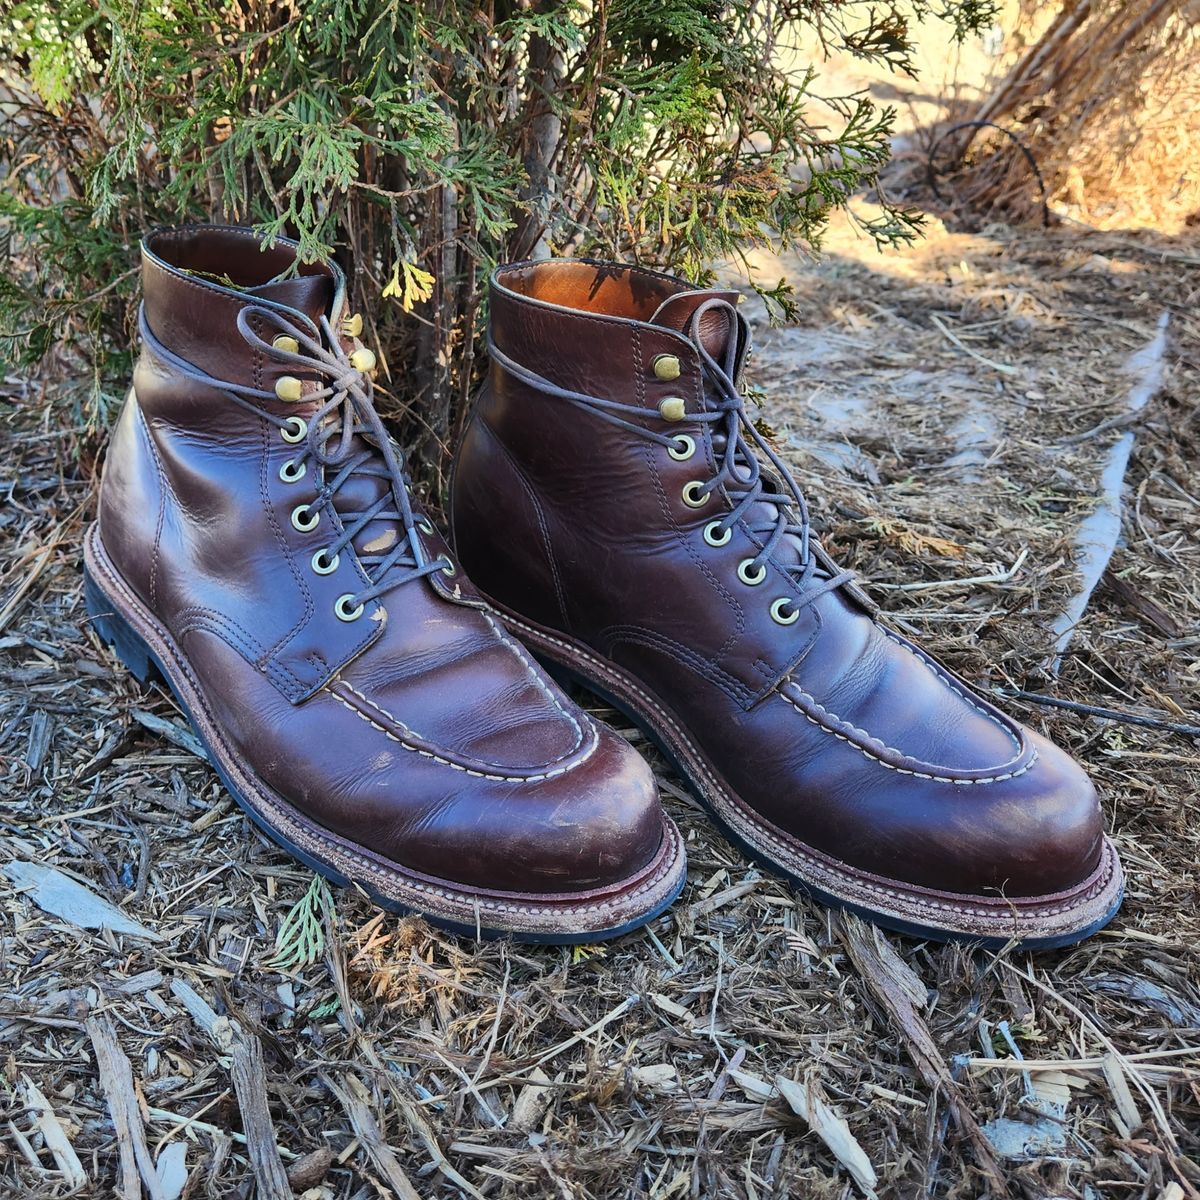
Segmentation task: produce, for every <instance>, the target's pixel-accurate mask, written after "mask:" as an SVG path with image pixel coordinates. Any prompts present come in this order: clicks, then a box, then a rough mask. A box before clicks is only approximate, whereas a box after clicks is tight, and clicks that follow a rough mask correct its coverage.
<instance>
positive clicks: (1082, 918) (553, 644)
mask: <svg viewBox="0 0 1200 1200" xmlns="http://www.w3.org/2000/svg"><path fill="white" fill-rule="evenodd" d="M493 604H495V602H493ZM495 607H496V610H497V611H498V612H499V614H500V616H501V617H502V619H503V620H504V621H505V623H506V624H507V625H508V626H509V628H510V629H511V630H512V631H513V633H514V634H516V635H517V636H519V637H522V638H524V639H525V641H526V642H528V643H529V645H530V646H531V647H532V648H533V649H535V650H536V651H537V652H538V653H539V654H541V655H542V656H543V657H545V658H546V659H548V660H550V661H551V662H554V663H557V664H558V665H559V666H561V667H563V668H565V669H566V670H568V671H570V672H572V673H574V674H575V675H577V676H579V677H580V678H581V679H582V681H583V682H584V683H585V684H590V685H592V686H595V687H596V688H597V689H598V690H599V691H600V692H601V693H602V694H603V693H609V694H611V697H612V698H613V699H616V700H617V701H619V702H620V703H621V705H622V706H623V707H625V708H627V709H628V710H629V712H630V715H631V716H633V717H634V718H635V719H636V720H638V721H640V722H641V723H642V724H643V725H644V726H646V727H647V728H648V729H649V730H650V731H651V732H652V733H653V734H654V735H655V737H656V738H657V739H658V740H659V741H660V742H661V743H663V744H665V746H666V748H667V749H668V751H669V752H670V757H671V758H672V759H673V760H674V761H675V763H676V765H677V767H678V768H679V770H680V772H681V774H682V775H683V776H684V777H685V778H686V779H687V781H688V782H689V783H690V784H691V786H692V788H693V790H694V791H695V792H696V794H697V795H698V796H699V797H700V798H701V800H703V801H704V802H705V803H706V804H707V805H708V806H709V808H711V809H712V810H713V811H714V813H715V815H716V816H717V817H718V818H719V819H720V820H721V821H723V822H724V823H725V824H726V825H727V826H729V827H730V828H731V829H732V830H733V831H734V832H735V833H736V835H737V836H738V837H739V838H741V839H742V840H743V841H745V842H746V843H747V845H749V846H750V847H751V848H752V849H754V850H755V851H756V852H757V853H759V854H761V855H762V856H763V857H764V858H767V859H769V860H770V861H771V862H772V863H773V864H774V865H776V866H777V867H778V868H780V869H782V870H783V871H785V872H786V873H787V874H789V875H793V876H795V877H796V878H797V879H798V880H799V881H800V882H801V883H802V884H805V885H808V886H811V887H814V888H816V889H818V890H819V891H821V892H826V893H829V894H830V895H831V896H832V897H833V898H835V899H837V900H840V901H843V902H845V903H848V904H850V905H852V906H862V907H865V908H867V909H869V910H870V911H872V912H874V913H877V914H880V915H886V916H890V917H892V918H894V919H895V920H898V921H904V922H916V923H919V924H928V925H930V926H932V927H934V928H940V929H945V930H950V931H953V932H957V933H963V934H967V935H972V934H974V935H980V936H987V937H1001V938H1003V937H1008V936H1017V937H1022V938H1024V937H1030V938H1036V937H1041V936H1051V935H1054V934H1058V933H1065V932H1069V931H1070V930H1071V929H1075V928H1081V929H1082V928H1087V927H1089V926H1091V925H1094V924H1095V923H1096V922H1097V921H1099V920H1101V919H1102V918H1103V917H1104V916H1105V915H1106V914H1108V913H1110V912H1111V910H1112V908H1113V905H1114V903H1115V901H1116V899H1117V898H1118V897H1119V896H1120V894H1121V891H1122V888H1123V876H1122V872H1121V868H1120V864H1119V861H1118V859H1117V856H1116V852H1115V849H1114V848H1113V846H1112V843H1111V842H1110V841H1109V839H1107V838H1105V840H1104V846H1103V849H1102V853H1101V860H1100V863H1099V864H1098V866H1097V867H1096V869H1095V871H1094V872H1093V873H1092V874H1091V875H1090V876H1089V877H1088V878H1087V879H1085V880H1083V881H1082V882H1081V883H1080V884H1079V885H1078V886H1077V887H1075V888H1073V889H1071V890H1069V891H1067V892H1061V893H1054V894H1048V895H1044V896H1033V897H1025V896H1022V897H1017V898H1009V897H1003V896H997V897H994V898H993V897H985V896H972V895H969V894H963V893H957V892H942V891H938V890H936V889H932V888H925V887H922V886H920V885H916V884H910V883H906V882H904V881H902V880H896V879H891V878H887V877H884V876H879V875H875V874H873V873H871V872H867V871H863V870H860V869H858V868H855V867H853V866H851V865H850V864H848V863H844V862H841V861H839V860H837V859H834V858H832V857H831V856H829V855H828V854H826V853H824V852H822V851H820V850H818V849H816V848H815V847H812V846H809V845H807V844H806V843H804V842H801V841H800V840H799V839H798V838H796V837H795V836H794V835H792V834H790V833H788V832H787V831H785V830H782V829H779V828H778V827H777V826H774V825H771V824H770V823H769V822H767V821H766V820H764V819H763V818H762V817H761V816H760V815H759V814H758V813H756V812H755V811H754V810H753V809H752V808H751V807H750V806H749V805H748V804H747V803H746V802H745V801H743V800H742V799H741V798H740V797H739V796H738V795H737V794H736V792H734V790H733V789H732V788H731V787H729V785H728V784H726V783H725V782H724V780H723V779H722V778H721V777H720V775H719V773H718V772H717V771H716V770H715V769H714V768H713V766H712V765H711V764H710V763H709V762H708V760H707V758H706V757H705V756H704V754H703V752H702V751H701V750H700V748H699V747H698V746H696V744H695V743H694V742H693V741H692V739H691V738H690V736H689V735H688V733H687V731H686V729H685V728H684V726H683V724H682V722H680V721H679V720H678V719H677V718H675V717H674V715H673V714H672V713H670V711H669V710H668V709H667V708H666V706H665V705H662V704H661V703H660V702H659V701H657V700H656V699H654V698H653V697H651V696H650V695H649V694H648V693H647V692H646V690H645V689H644V687H643V686H642V685H641V683H640V681H638V680H637V679H636V678H635V677H633V676H631V675H629V674H628V672H626V671H624V670H622V668H620V667H618V666H616V665H615V664H613V663H610V662H608V661H606V660H604V659H602V658H601V657H600V655H598V654H597V653H595V652H593V651H592V650H591V649H590V648H589V647H587V646H585V645H582V644H580V643H579V642H577V641H576V640H575V639H572V638H569V637H567V636H566V635H564V634H561V633H559V632H558V631H554V630H548V629H543V628H541V627H539V626H537V625H535V624H533V623H532V622H529V621H526V620H525V619H524V618H522V617H519V616H517V615H516V614H513V613H511V612H509V611H508V610H506V609H505V608H504V607H503V606H502V605H499V604H495Z"/></svg>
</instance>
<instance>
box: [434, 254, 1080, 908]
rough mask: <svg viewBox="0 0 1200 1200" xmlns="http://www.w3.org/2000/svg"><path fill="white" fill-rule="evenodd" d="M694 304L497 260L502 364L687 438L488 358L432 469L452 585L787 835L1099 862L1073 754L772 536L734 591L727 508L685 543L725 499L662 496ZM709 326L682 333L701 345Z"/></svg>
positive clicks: (676, 485)
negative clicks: (800, 572) (664, 719)
mask: <svg viewBox="0 0 1200 1200" xmlns="http://www.w3.org/2000/svg"><path fill="white" fill-rule="evenodd" d="M711 295H712V293H709V292H707V291H700V290H696V289H690V288H689V286H688V285H687V284H686V283H684V282H682V281H679V280H673V279H670V278H667V277H663V276H660V275H657V274H656V273H653V272H643V271H640V270H639V269H638V268H630V267H621V266H617V265H597V264H592V263H587V262H582V261H571V260H562V261H558V262H547V263H542V264H518V265H516V266H515V267H513V268H507V267H504V268H500V269H499V270H498V271H497V272H496V273H495V275H494V277H493V281H492V290H491V328H492V337H493V340H494V344H495V345H496V347H497V348H498V349H499V350H500V351H502V352H503V353H504V355H506V356H507V357H508V358H510V359H513V360H514V361H516V362H518V363H519V364H520V365H521V366H522V368H525V369H526V370H527V371H530V372H534V373H536V374H538V375H541V376H543V377H545V378H546V379H548V380H550V381H552V382H553V384H554V385H555V386H557V387H560V388H563V389H567V390H569V391H572V392H579V393H584V394H586V395H589V396H595V397H600V398H605V399H609V400H614V401H619V402H621V403H623V404H630V405H637V406H639V407H640V408H641V409H643V410H644V411H645V414H646V417H645V422H644V424H645V427H646V428H647V429H654V430H656V431H657V432H659V433H666V434H683V435H687V436H688V437H690V438H692V439H694V440H695V442H696V446H697V450H696V454H695V455H694V456H693V457H692V458H691V459H690V460H688V461H685V462H677V461H675V460H673V459H672V458H671V457H670V456H669V455H668V454H667V453H666V451H665V450H664V448H663V447H662V446H660V445H658V444H656V443H654V442H652V441H650V440H648V439H646V438H643V437H641V436H639V435H638V434H637V433H634V432H630V431H628V430H626V429H622V428H617V427H615V426H614V425H613V424H610V423H607V422H605V421H603V420H601V419H599V418H598V417H596V416H595V415H594V414H593V413H591V412H589V411H587V410H586V409H585V408H583V407H581V406H579V405H576V404H572V403H569V402H566V401H564V400H562V399H561V398H556V397H554V396H552V395H550V394H547V393H545V392H543V391H539V389H538V388H537V387H536V386H534V385H531V384H530V383H529V382H527V381H524V380H521V379H517V378H516V377H515V376H513V375H512V374H511V373H509V372H507V371H505V370H504V369H503V368H501V367H500V366H498V365H497V364H496V363H495V362H493V364H492V369H491V373H490V379H489V384H488V386H487V387H486V388H485V389H484V391H483V392H482V394H481V395H480V398H479V400H478V403H477V406H476V410H475V413H474V416H473V418H472V421H471V423H470V425H469V426H468V429H467V431H466V434H465V437H464V440H463V443H462V445H461V447H460V449H459V453H458V462H457V465H456V469H455V473H454V477H453V483H452V494H451V505H452V523H453V530H454V538H455V546H456V549H457V551H458V553H459V554H460V556H461V559H462V561H463V563H464V564H465V566H466V567H467V569H468V571H469V572H470V574H471V576H472V577H473V578H474V579H475V581H476V583H477V584H478V585H479V587H480V588H481V590H482V591H483V592H484V593H485V594H487V595H489V596H491V597H493V598H494V599H495V600H496V601H497V602H498V603H499V604H501V605H503V606H504V607H505V608H506V609H508V610H510V611H512V612H513V613H516V614H519V615H523V616H527V617H528V618H530V619H531V620H532V621H534V622H535V623H536V624H537V625H539V626H542V627H544V628H547V629H552V630H560V631H562V632H563V633H566V634H569V635H570V636H571V638H573V639H575V640H576V641H577V642H578V643H579V644H581V645H584V646H586V647H588V648H589V649H590V650H593V651H595V652H597V653H599V654H600V655H602V656H603V657H604V659H605V660H607V661H609V662H611V663H613V664H614V665H615V666H617V667H619V668H621V669H622V670H624V671H625V672H628V673H630V674H631V675H632V676H633V677H635V678H636V679H637V680H640V681H642V683H643V684H644V685H645V687H646V688H647V689H649V691H650V692H651V693H652V694H653V695H654V696H656V697H657V698H658V701H659V702H661V704H662V705H663V706H664V708H665V709H666V710H667V711H668V712H669V713H671V714H673V716H674V717H675V718H677V719H678V721H679V722H680V723H681V724H682V725H683V727H685V728H686V729H687V730H688V731H689V732H690V733H691V735H692V736H693V737H694V738H695V739H696V740H697V741H698V743H699V745H700V747H701V749H702V750H703V752H704V753H705V755H706V756H707V757H708V758H709V760H710V761H711V762H712V763H713V764H714V766H715V768H716V769H717V770H718V771H719V772H720V773H721V775H722V776H723V778H724V779H725V780H726V781H727V782H728V784H729V785H730V786H731V788H732V789H733V790H734V792H735V793H736V794H737V795H738V796H739V797H740V799H741V800H742V801H743V802H744V803H745V804H746V805H748V806H749V807H750V808H751V809H753V810H754V811H756V812H758V813H760V814H762V815H763V816H764V817H766V818H767V819H768V820H769V821H771V822H772V823H773V824H774V825H775V826H777V827H778V828H780V829H782V830H784V831H786V832H787V833H789V834H791V835H793V836H794V837H796V838H797V839H798V840H800V841H802V842H803V843H805V844H807V845H809V846H813V847H815V848H816V849H818V850H820V851H822V852H824V853H827V854H829V855H831V856H833V857H834V858H836V859H839V860H841V861H843V862H845V863H847V864H850V865H851V866H853V867H854V868H856V869H859V870H863V871H869V872H873V873H876V874H878V875H879V876H881V877H885V878H893V879H897V880H901V881H904V882H906V883H908V884H911V885H914V886H919V887H926V888H931V889H941V890H944V891H949V892H957V893H963V894H970V895H984V894H992V895H994V894H995V893H996V892H997V891H1002V892H1003V894H1005V895H1008V896H1040V895H1045V894H1049V893H1054V892H1058V891H1064V890H1067V889H1070V888H1071V887H1074V886H1076V885H1077V884H1079V883H1080V881H1081V880H1084V879H1086V878H1087V877H1088V876H1089V875H1090V874H1091V873H1092V872H1093V871H1094V870H1095V869H1096V868H1097V864H1098V863H1099V861H1100V856H1101V849H1102V838H1103V830H1102V823H1101V816H1100V811H1099V807H1098V804H1097V800H1096V795H1095V792H1094V790H1093V787H1092V785H1091V782H1090V781H1089V780H1088V778H1087V776H1086V775H1085V774H1084V772H1083V771H1082V770H1081V769H1080V768H1079V767H1078V766H1077V765H1076V764H1075V763H1074V762H1072V761H1071V760H1070V759H1069V758H1068V757H1067V756H1066V755H1065V754H1064V753H1063V752H1062V751H1061V750H1059V749H1057V748H1056V747H1054V746H1052V745H1051V744H1050V743H1048V742H1046V741H1045V740H1044V739H1042V738H1039V737H1038V736H1036V735H1034V734H1032V733H1031V732H1030V731H1028V730H1027V729H1025V728H1023V727H1022V726H1021V725H1020V724H1019V723H1018V722H1016V721H1014V720H1013V719H1012V718H1010V717H1008V716H1007V715H1006V714H1004V713H1003V712H1001V711H999V710H998V709H996V708H995V707H994V706H993V705H991V704H990V703H988V702H987V701H985V700H984V699H983V698H982V697H980V696H979V695H978V694H977V693H975V692H974V691H973V690H972V689H971V688H969V687H968V686H967V685H966V684H965V683H964V682H963V681H962V680H960V679H958V678H957V677H955V676H954V675H953V674H952V673H950V672H949V671H947V670H946V669H945V668H944V667H942V666H941V665H940V664H938V663H936V662H935V661H934V660H932V659H931V658H929V657H928V656H927V655H925V654H924V653H923V652H921V651H920V650H918V649H917V648H915V647H914V646H912V645H911V644H910V643H909V642H908V641H907V640H906V639H904V638H903V637H901V636H899V635H898V634H896V633H894V632H893V631H891V630H889V629H887V628H886V627H885V626H883V625H882V624H880V623H879V622H878V621H877V620H875V619H873V616H872V614H871V611H870V607H869V606H868V605H864V603H863V602H862V600H861V593H857V592H856V591H855V590H854V589H853V588H850V587H840V588H837V589H836V590H833V591H827V592H825V593H824V594H823V595H821V596H820V597H819V598H818V599H817V600H815V601H814V602H813V603H811V604H810V603H807V602H806V600H805V597H804V595H803V594H800V593H799V592H798V591H797V587H796V583H795V579H794V577H793V574H794V572H793V564H794V561H795V557H796V555H797V554H798V553H799V549H798V546H797V539H796V538H794V537H792V535H790V534H789V535H788V536H787V537H785V538H784V539H782V540H781V541H780V543H779V546H778V548H777V550H776V553H775V555H774V557H773V558H772V560H770V561H769V562H768V564H767V569H768V574H767V578H766V579H765V581H764V582H763V583H762V584H760V585H758V586H755V587H751V586H747V585H746V584H745V583H743V582H741V581H740V580H739V579H738V576H737V574H736V568H737V565H738V563H739V561H741V560H743V559H746V558H748V557H750V556H752V555H753V554H755V553H756V552H757V551H758V549H759V548H760V546H761V542H760V541H758V540H757V539H756V535H752V534H751V533H750V532H749V531H748V529H747V526H746V524H745V523H741V524H739V525H738V526H737V527H736V528H735V529H734V530H733V536H732V538H731V539H730V541H729V543H728V544H727V545H724V546H721V547H712V546H710V545H708V544H706V542H705V541H704V539H703V536H702V533H703V530H704V528H705V526H706V525H707V524H708V523H709V522H710V521H712V520H714V519H715V518H718V517H720V516H721V515H722V514H723V513H725V512H728V511H729V510H730V508H731V507H732V505H731V503H730V502H729V501H728V499H727V498H726V497H725V496H724V495H723V494H722V493H721V492H719V491H718V493H716V494H714V496H713V497H712V501H711V503H709V504H707V505H705V506H704V507H702V508H700V509H691V508H689V507H687V506H686V505H685V504H684V503H683V502H682V499H681V491H682V489H683V487H684V485H685V484H686V483H688V482H689V481H690V480H700V481H704V480H706V479H710V478H712V477H713V475H714V473H715V469H716V458H715V454H714V445H713V441H712V437H711V435H710V430H711V429H712V428H713V426H711V425H705V424H701V423H699V422H695V421H688V420H686V419H685V420H683V421H681V422H677V423H668V422H665V421H664V420H663V419H662V418H661V416H660V415H659V411H658V406H659V404H660V403H661V402H662V400H663V399H664V398H665V397H667V396H672V395H673V396H679V397H682V398H683V399H684V400H685V401H686V408H687V411H688V412H689V413H690V412H693V411H697V410H698V409H699V408H700V407H702V406H704V405H705V404H706V403H707V402H708V401H707V399H706V384H705V380H704V378H703V372H702V369H701V362H700V357H699V354H698V351H697V349H696V345H695V344H694V343H693V342H692V341H691V339H690V338H689V337H687V336H685V335H684V333H682V332H680V331H682V330H687V329H688V325H689V319H690V315H691V314H692V313H694V312H695V310H696V308H697V307H698V306H699V304H701V303H703V302H704V300H707V299H709V298H710V297H711ZM664 316H665V317H666V318H667V320H666V322H665V324H664V323H662V319H663V318H664ZM668 326H669V327H668ZM727 334H728V326H727V325H726V328H725V330H723V331H722V330H717V329H715V328H713V327H704V328H701V329H700V331H699V334H698V336H699V339H700V340H701V342H702V343H703V344H705V346H706V348H707V349H709V352H710V353H712V352H713V350H714V348H715V349H718V350H719V349H722V348H723V338H724V337H725V336H727ZM663 353H669V354H672V355H675V356H676V357H678V358H679V361H680V365H681V374H680V377H679V378H678V379H677V380H674V381H671V382H662V381H659V380H658V379H657V378H656V376H655V374H654V372H653V370H652V365H651V364H652V363H653V360H654V357H655V356H656V355H658V354H663ZM635 423H638V422H637V421H636V420H635ZM716 449H719V447H716ZM550 584H552V587H553V591H550V590H549V587H548V585H550ZM777 597H789V598H790V599H791V601H792V602H793V603H794V605H795V606H796V607H798V609H799V613H800V615H799V617H798V619H797V620H796V622H795V623H794V624H791V625H788V626H786V627H784V626H781V625H779V624H777V623H775V622H774V621H773V620H772V619H771V618H770V616H769V611H768V610H769V606H770V604H771V602H772V600H774V599H775V598H777Z"/></svg>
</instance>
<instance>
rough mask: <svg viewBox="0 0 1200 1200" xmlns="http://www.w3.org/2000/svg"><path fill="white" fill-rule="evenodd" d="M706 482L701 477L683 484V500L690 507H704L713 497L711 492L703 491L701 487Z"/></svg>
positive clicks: (681, 493)
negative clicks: (701, 480) (702, 481)
mask: <svg viewBox="0 0 1200 1200" xmlns="http://www.w3.org/2000/svg"><path fill="white" fill-rule="evenodd" d="M702 487H704V484H703V483H701V482H700V480H699V479H693V480H690V481H689V482H688V483H685V484H684V485H683V491H682V492H680V495H681V496H682V497H683V502H684V504H686V505H687V506H688V508H703V507H704V506H705V505H706V504H707V503H708V501H709V499H710V498H711V495H712V493H711V492H702V491H701V490H700V489H701V488H702Z"/></svg>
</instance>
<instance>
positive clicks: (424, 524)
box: [414, 517, 433, 537]
mask: <svg viewBox="0 0 1200 1200" xmlns="http://www.w3.org/2000/svg"><path fill="white" fill-rule="evenodd" d="M414 524H415V525H416V527H417V528H418V529H419V530H420V531H421V532H422V533H423V534H424V535H425V536H426V537H433V526H432V525H431V524H430V522H429V521H428V520H426V519H425V518H424V517H418V518H417V519H416V521H415V522H414Z"/></svg>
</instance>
